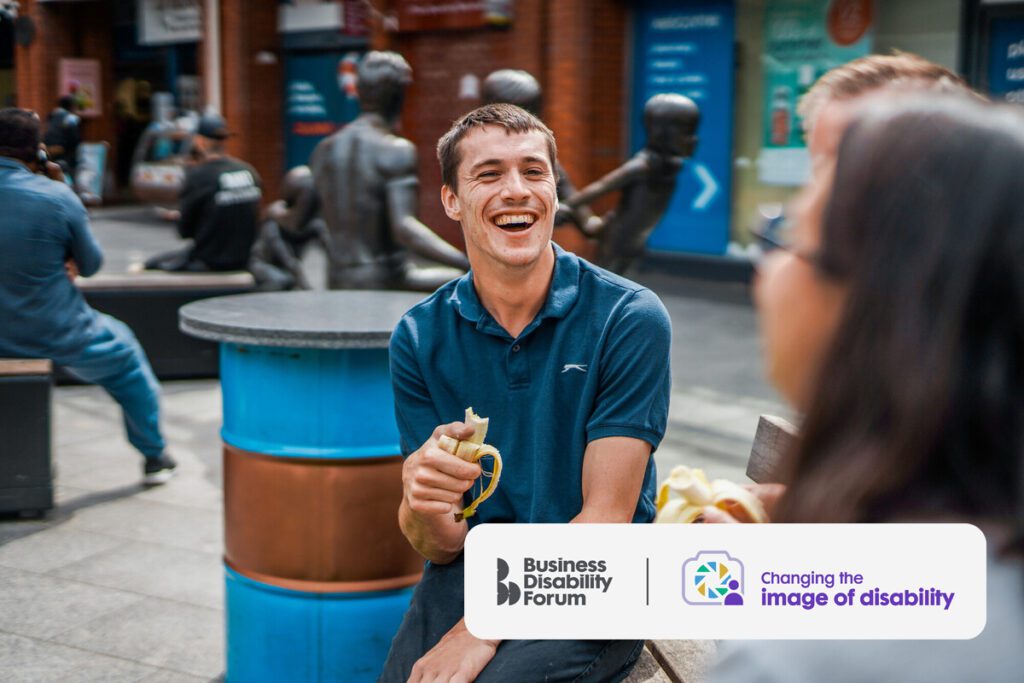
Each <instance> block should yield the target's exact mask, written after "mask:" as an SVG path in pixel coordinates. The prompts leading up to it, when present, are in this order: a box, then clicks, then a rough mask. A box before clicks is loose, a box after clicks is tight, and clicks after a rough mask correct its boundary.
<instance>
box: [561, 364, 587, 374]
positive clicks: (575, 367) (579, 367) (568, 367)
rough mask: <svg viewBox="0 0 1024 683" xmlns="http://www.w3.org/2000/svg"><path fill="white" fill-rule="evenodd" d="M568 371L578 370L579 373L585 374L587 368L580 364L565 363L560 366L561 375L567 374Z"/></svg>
mask: <svg viewBox="0 0 1024 683" xmlns="http://www.w3.org/2000/svg"><path fill="white" fill-rule="evenodd" d="M570 370H579V371H580V372H586V371H587V366H586V365H581V364H580V363H566V364H565V365H563V366H562V372H561V374H563V375H564V374H565V373H567V372H569V371H570Z"/></svg>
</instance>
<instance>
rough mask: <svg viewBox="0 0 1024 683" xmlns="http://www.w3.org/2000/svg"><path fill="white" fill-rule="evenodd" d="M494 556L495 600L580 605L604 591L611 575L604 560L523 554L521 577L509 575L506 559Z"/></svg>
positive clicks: (606, 589)
mask: <svg viewBox="0 0 1024 683" xmlns="http://www.w3.org/2000/svg"><path fill="white" fill-rule="evenodd" d="M497 560H498V563H497V565H498V591H497V592H498V604H499V605H509V606H511V605H515V604H517V603H518V602H519V601H520V600H522V603H523V605H539V606H545V607H547V606H554V607H583V606H586V604H587V598H588V596H589V595H590V594H593V593H595V592H599V593H607V592H608V589H609V588H610V587H611V585H612V580H613V579H612V577H610V576H605V575H604V574H605V572H607V571H608V564H607V562H606V561H605V560H567V559H565V558H562V557H559V558H558V559H555V560H539V559H537V558H534V557H524V558H523V573H522V580H521V581H511V580H510V579H509V565H508V562H507V561H505V560H503V559H502V558H500V557H499V558H497Z"/></svg>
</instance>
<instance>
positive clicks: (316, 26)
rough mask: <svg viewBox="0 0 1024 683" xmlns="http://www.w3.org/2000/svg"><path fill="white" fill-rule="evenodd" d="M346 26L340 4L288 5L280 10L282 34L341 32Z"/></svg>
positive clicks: (279, 22)
mask: <svg viewBox="0 0 1024 683" xmlns="http://www.w3.org/2000/svg"><path fill="white" fill-rule="evenodd" d="M344 26H345V14H344V12H343V11H342V5H341V3H338V2H320V3H312V4H309V3H307V4H304V5H291V4H287V5H281V6H280V7H279V8H278V21H277V28H278V30H279V31H280V32H281V33H300V32H302V31H324V30H332V31H340V30H341V29H343V28H344Z"/></svg>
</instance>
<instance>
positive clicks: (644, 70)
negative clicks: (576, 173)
mask: <svg viewBox="0 0 1024 683" xmlns="http://www.w3.org/2000/svg"><path fill="white" fill-rule="evenodd" d="M635 19H636V20H635V22H634V26H635V27H636V28H635V41H634V45H635V46H636V47H635V49H634V53H633V83H634V88H633V106H632V117H631V131H632V135H631V141H632V148H633V149H634V151H635V150H638V149H640V148H641V147H643V145H644V143H645V141H646V139H647V135H646V132H645V130H644V126H643V109H644V103H646V102H647V100H648V99H649V98H650V97H651V96H652V95H656V94H658V93H668V92H674V93H680V94H683V95H686V96H687V97H689V98H690V99H692V100H693V101H694V102H696V103H697V105H698V106H699V107H700V112H701V123H700V129H699V130H698V131H697V135H698V136H699V138H700V142H699V143H698V145H697V152H696V154H695V155H694V157H693V159H691V160H690V161H688V162H687V163H686V166H685V167H684V168H683V170H682V172H681V173H680V174H679V180H678V184H677V186H676V192H675V194H674V195H673V197H672V202H671V203H670V204H669V208H668V211H667V212H666V213H665V217H664V218H662V220H661V223H659V224H658V227H657V228H655V230H654V232H653V233H652V234H651V237H650V239H649V240H648V243H647V246H648V248H650V249H652V250H659V251H670V252H700V253H705V254H716V255H718V254H724V253H725V249H726V246H727V245H728V242H729V224H730V203H731V200H730V187H731V182H732V121H733V114H732V110H733V41H734V39H735V38H734V25H735V6H734V3H733V0H703V1H702V2H688V3H685V4H684V3H679V2H677V1H673V0H648V1H647V2H644V3H643V4H642V5H641V6H640V7H639V8H638V9H637V12H636V15H635Z"/></svg>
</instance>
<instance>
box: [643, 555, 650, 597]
mask: <svg viewBox="0 0 1024 683" xmlns="http://www.w3.org/2000/svg"><path fill="white" fill-rule="evenodd" d="M645 559H646V560H647V571H646V572H645V573H646V584H647V586H646V588H647V597H646V598H645V599H644V604H645V605H646V606H647V607H650V606H651V558H649V557H648V558H645Z"/></svg>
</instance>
